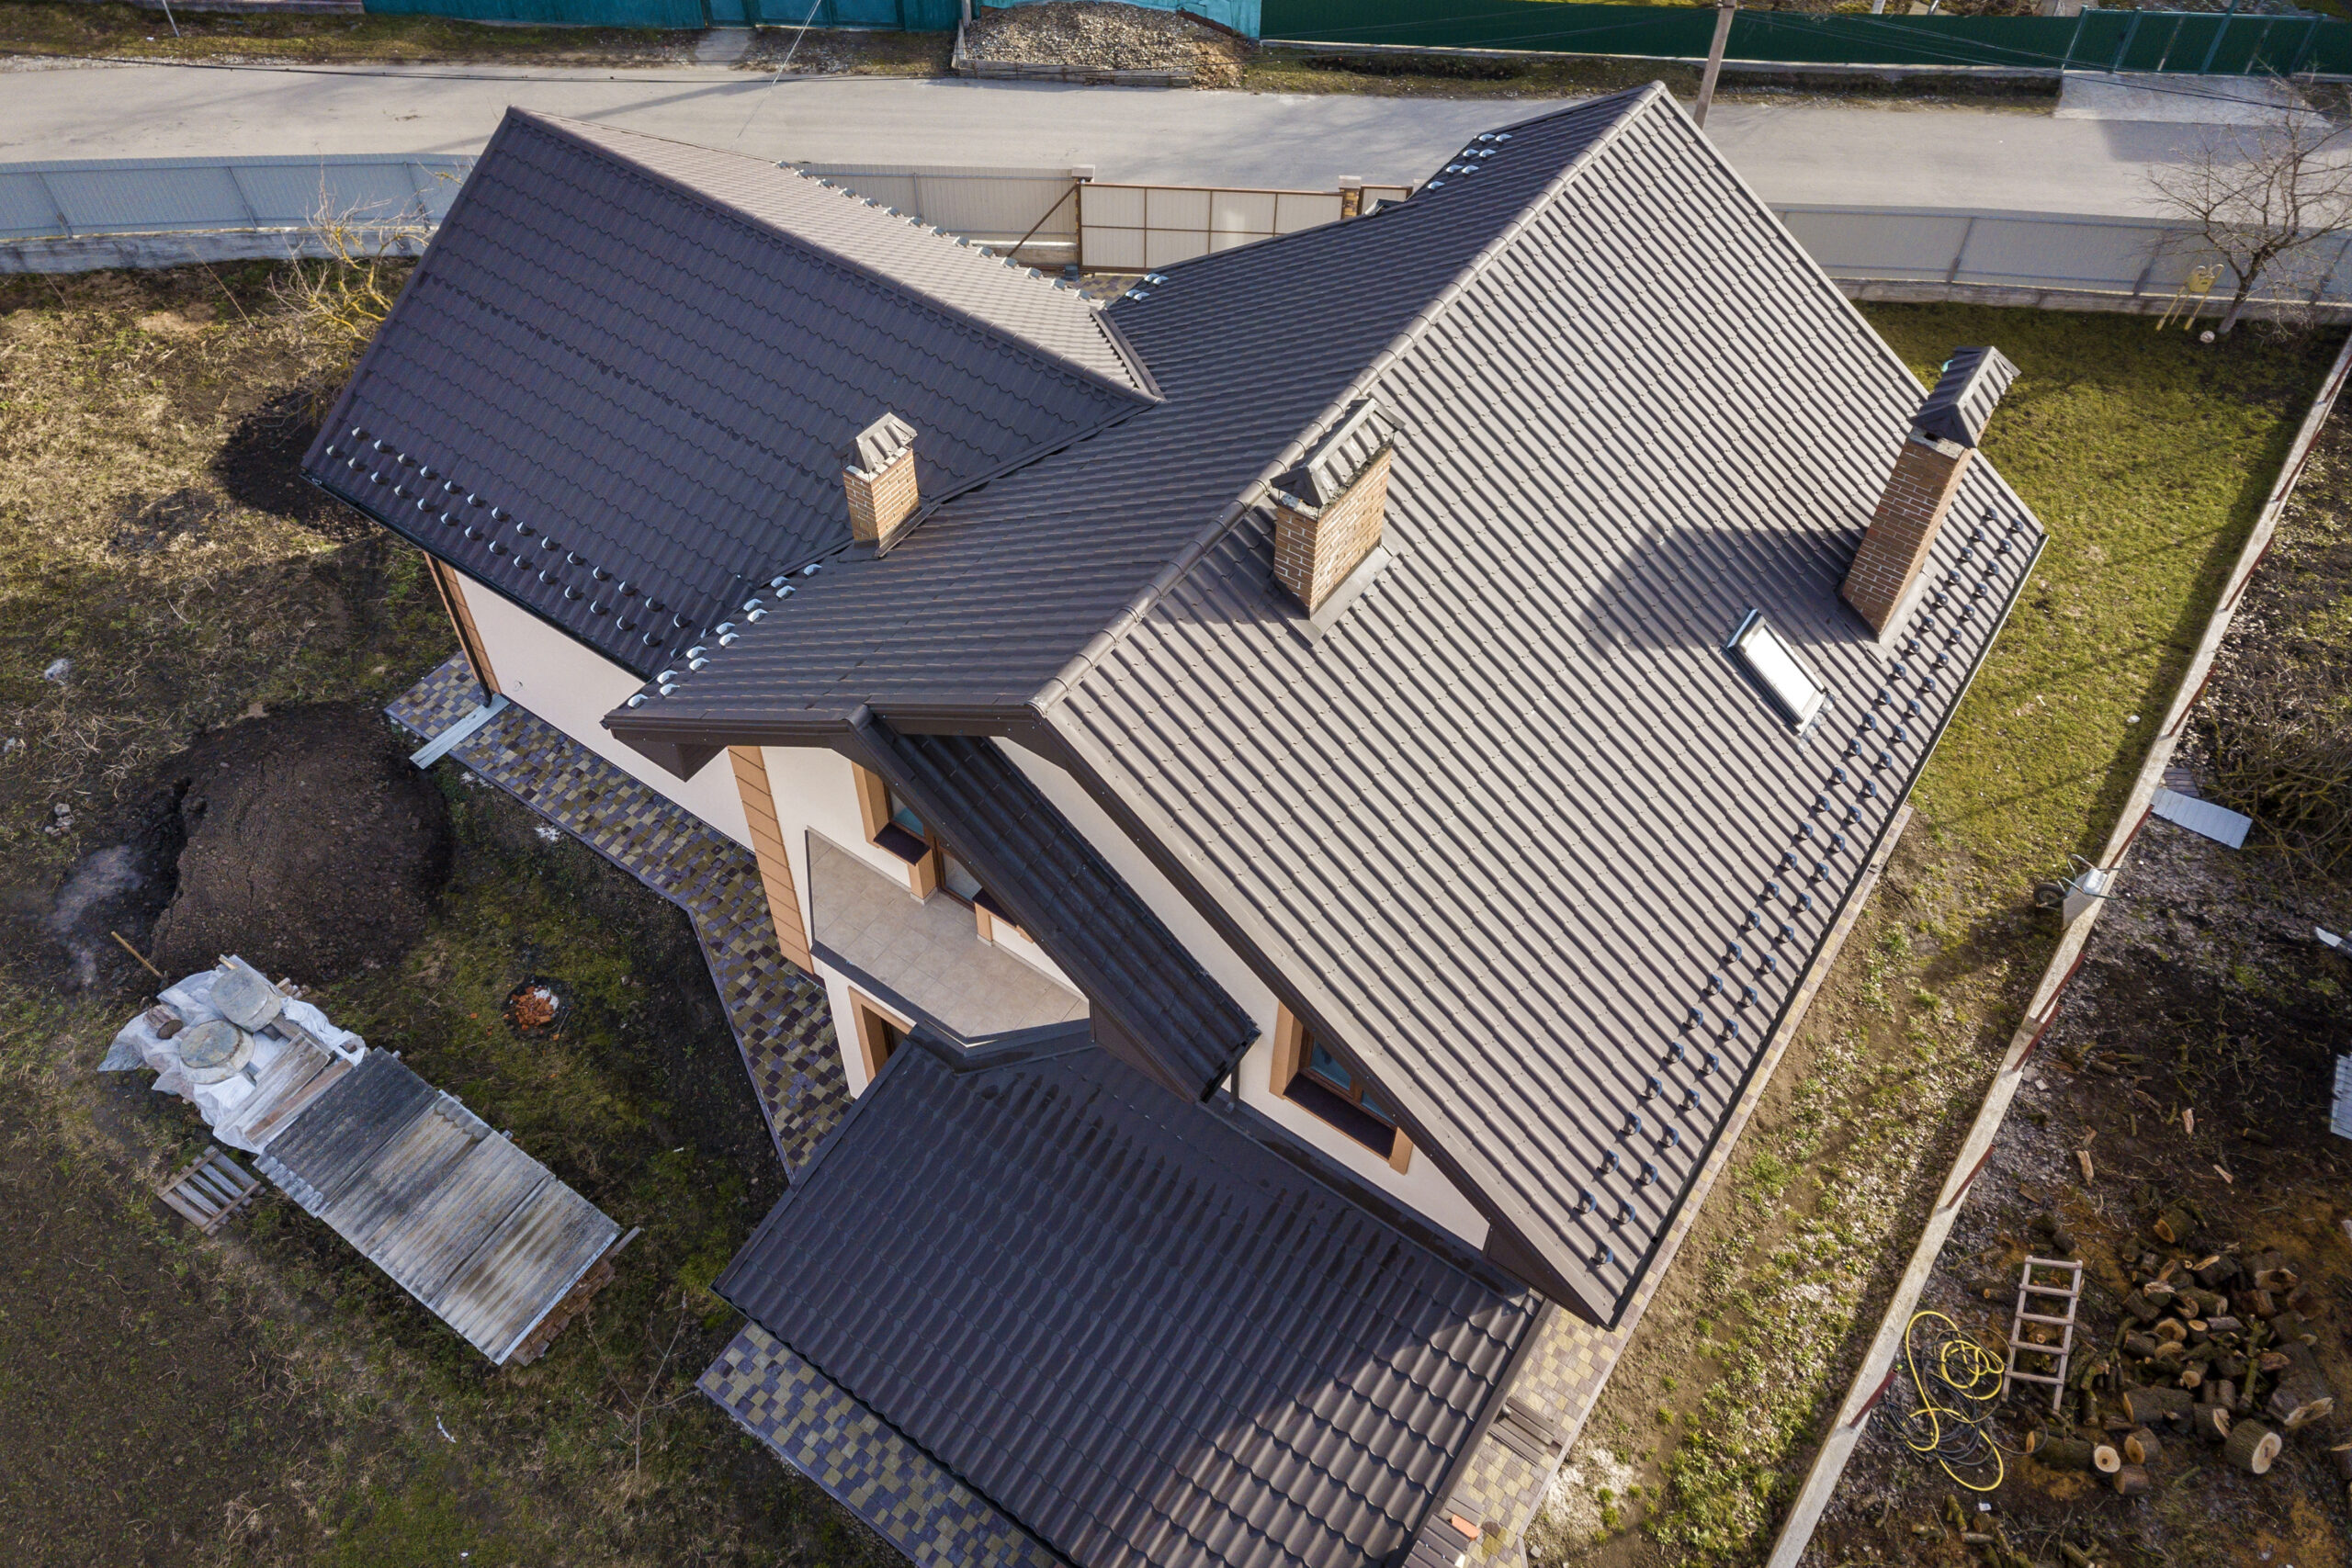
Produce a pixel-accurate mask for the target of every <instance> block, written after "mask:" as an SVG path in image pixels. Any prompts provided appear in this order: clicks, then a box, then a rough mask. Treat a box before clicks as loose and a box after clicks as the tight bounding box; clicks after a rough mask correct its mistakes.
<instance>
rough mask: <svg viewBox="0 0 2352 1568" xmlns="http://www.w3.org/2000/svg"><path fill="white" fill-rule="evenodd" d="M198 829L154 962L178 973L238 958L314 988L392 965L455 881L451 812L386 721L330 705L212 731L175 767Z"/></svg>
mask: <svg viewBox="0 0 2352 1568" xmlns="http://www.w3.org/2000/svg"><path fill="white" fill-rule="evenodd" d="M159 782H160V783H161V784H163V785H164V787H165V789H166V790H167V791H168V792H170V794H171V795H174V796H175V808H176V816H177V819H178V824H179V828H180V830H181V831H182V832H183V833H184V835H185V840H184V844H183V847H182V848H181V849H180V851H179V857H178V864H177V875H176V887H175V891H174V892H173V895H172V898H171V902H170V903H169V904H167V905H166V906H165V907H164V912H163V914H162V915H161V916H160V917H158V918H157V919H156V921H155V927H154V934H153V939H152V941H153V948H154V951H153V954H152V956H153V960H154V963H155V965H156V967H157V968H159V969H161V970H163V971H164V974H166V975H169V976H174V977H175V978H176V977H177V976H181V975H184V974H187V973H188V972H189V971H191V970H195V969H201V968H206V967H209V965H210V964H213V963H214V962H215V961H216V958H217V955H219V954H220V953H241V954H243V956H244V957H245V958H246V959H247V960H248V961H249V962H251V963H252V964H254V965H255V966H256V967H258V968H261V969H265V970H266V971H268V972H269V974H270V975H271V976H279V975H288V976H293V978H295V979H296V980H298V981H300V982H302V983H304V984H306V985H307V984H318V983H322V982H328V981H333V980H336V979H340V978H342V977H344V976H347V975H351V974H353V973H355V972H356V971H358V970H362V969H374V968H379V967H381V966H383V965H384V964H390V963H392V962H394V961H395V960H397V959H398V958H399V957H400V956H401V954H402V953H405V952H407V951H408V949H409V947H410V945H411V944H413V942H415V941H416V939H417V937H418V936H419V935H420V934H421V933H422V932H423V931H424V922H425V919H426V917H427V916H428V915H429V913H430V912H431V908H432V901H433V896H434V893H435V890H436V889H437V888H438V887H439V886H441V883H442V880H443V879H444V878H445V877H446V876H447V874H448V869H449V846H450V837H449V817H448V807H447V803H446V802H445V801H443V799H442V798H441V794H440V791H439V790H437V789H435V787H434V785H433V783H432V781H431V780H430V779H428V778H426V777H425V776H424V773H421V772H419V771H418V770H417V769H415V768H413V767H411V766H409V763H408V759H407V757H406V755H405V754H404V752H403V749H402V747H401V744H400V742H399V740H398V739H395V737H394V736H393V734H392V732H391V730H390V728H389V727H387V726H386V724H385V723H384V721H383V720H382V718H380V717H379V716H377V715H376V714H375V713H373V712H371V711H370V710H368V709H367V708H364V707H359V706H356V705H340V704H337V705H324V704H322V705H317V706H311V707H299V708H288V709H287V710H286V711H285V712H283V713H277V714H271V715H269V716H266V717H264V718H255V719H247V720H245V721H243V723H239V724H235V725H232V726H231V727H230V728H226V729H223V730H219V731H216V732H215V733H213V734H210V735H208V736H205V737H203V738H202V739H199V740H198V741H197V743H196V744H195V745H193V746H191V747H189V748H188V749H187V750H186V751H183V752H181V753H180V755H179V756H177V757H175V758H174V759H173V760H172V761H169V762H167V763H165V764H164V769H163V771H162V773H161V776H160V780H159Z"/></svg>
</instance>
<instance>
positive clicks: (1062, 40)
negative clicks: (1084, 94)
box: [964, 0, 1250, 87]
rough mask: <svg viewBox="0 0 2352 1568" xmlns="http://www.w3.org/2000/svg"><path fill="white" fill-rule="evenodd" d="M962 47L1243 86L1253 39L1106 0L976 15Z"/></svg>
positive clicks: (977, 55) (1050, 1) (1176, 14)
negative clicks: (1177, 73)
mask: <svg viewBox="0 0 2352 1568" xmlns="http://www.w3.org/2000/svg"><path fill="white" fill-rule="evenodd" d="M964 47H965V48H966V49H967V51H970V54H971V56H972V58H973V59H975V60H991V61H1003V62H1009V63H1013V64H1021V65H1079V66H1093V67H1098V68H1100V69H1103V70H1108V71H1190V72H1192V73H1193V83H1194V85H1198V86H1203V87H1225V86H1238V85H1239V84H1240V80H1241V64H1242V62H1243V61H1244V60H1245V59H1247V58H1248V54H1249V48H1250V46H1249V42H1248V40H1247V39H1240V38H1237V37H1235V36H1234V35H1233V34H1231V33H1228V32H1226V31H1224V30H1223V29H1221V28H1213V27H1211V26H1209V25H1208V24H1207V23H1205V22H1204V21H1202V20H1200V19H1199V18H1198V17H1189V16H1186V15H1185V14H1184V13H1183V12H1182V11H1161V10H1155V9H1152V8H1150V7H1148V6H1123V5H1117V4H1112V3H1109V0H1037V3H1035V4H1031V5H1023V6H1011V7H1009V8H1006V9H1003V10H998V9H996V8H994V7H989V8H985V9H981V10H977V11H975V12H974V13H973V16H972V20H971V21H970V22H969V23H967V25H966V27H965V28H964Z"/></svg>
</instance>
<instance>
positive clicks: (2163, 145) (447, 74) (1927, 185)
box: [0, 62, 2195, 213]
mask: <svg viewBox="0 0 2352 1568" xmlns="http://www.w3.org/2000/svg"><path fill="white" fill-rule="evenodd" d="M509 104H518V105H523V106H526V107H531V108H537V109H542V110H545V111H547V112H548V113H552V114H561V115H570V116H575V117H578V118H586V119H597V120H605V121H609V122H611V123H614V124H616V125H621V126H626V127H628V128H629V129H632V130H642V131H647V132H650V133H653V134H656V135H662V136H670V137H674V138H676V139H678V140H679V141H690V142H695V143H699V144H701V145H705V146H713V147H733V148H737V149H740V150H741V151H742V152H749V153H755V154H758V155H760V156H762V157H767V158H797V159H808V160H815V161H821V162H827V163H845V162H852V161H859V162H870V163H879V164H961V165H975V164H977V165H987V166H993V167H1025V168H1043V167H1059V166H1064V165H1067V164H1093V165H1095V169H1096V177H1098V178H1100V179H1105V180H1138V181H1147V180H1164V181H1172V182H1184V183H1195V184H1206V183H1223V184H1232V185H1250V186H1305V187H1321V188H1326V189H1328V188H1329V186H1330V185H1331V182H1332V181H1333V180H1334V179H1335V178H1337V177H1338V176H1339V175H1363V176H1364V177H1366V178H1367V179H1372V180H1376V181H1378V180H1398V181H1401V180H1410V179H1417V178H1419V177H1421V176H1423V175H1427V174H1428V173H1429V171H1430V166H1431V165H1432V164H1435V163H1438V162H1441V161H1442V159H1443V158H1444V156H1445V155H1446V154H1447V153H1448V152H1452V151H1453V149H1454V148H1456V147H1458V146H1459V145H1460V144H1461V142H1462V141H1463V139H1464V137H1465V136H1466V135H1467V134H1468V133H1470V132H1471V131H1474V130H1481V129H1485V128H1487V127H1490V126H1496V125H1501V124H1507V123H1509V122H1510V121H1511V120H1513V119H1517V118H1524V117H1526V116H1528V115H1531V114H1535V113H1539V112H1541V110H1542V109H1543V108H1544V107H1546V106H1545V105H1544V103H1543V102H1541V101H1538V100H1524V99H1522V100H1500V101H1498V100H1494V99H1486V100H1460V99H1420V98H1390V97H1360V96H1346V95H1331V96H1280V95H1271V94H1267V95H1260V94H1249V93H1197V92H1150V91H1142V90H1137V89H1134V88H1120V87H1074V86H1061V85H1050V84H1035V83H985V84H983V83H967V82H956V81H938V80H893V79H889V78H876V77H839V76H836V77H786V78H784V79H783V80H781V81H778V82H776V83H775V85H773V86H771V85H768V81H767V79H766V78H764V77H760V76H753V75H748V74H746V73H742V72H737V71H729V70H721V69H711V68H699V67H692V66H680V67H674V68H666V69H662V70H660V71H647V72H639V73H617V74H616V73H603V72H594V71H531V72H523V71H512V70H507V71H501V70H499V69H497V68H478V69H477V70H476V71H475V72H474V73H471V74H468V73H464V72H463V68H449V67H440V68H418V69H395V68H370V69H364V70H335V69H310V70H303V71H287V70H274V69H243V70H217V69H215V70H205V69H192V68H187V67H173V66H148V65H103V64H95V63H78V62H77V63H75V64H72V65H62V66H43V67H39V68H23V67H19V68H16V69H7V70H0V161H6V162H14V161H18V160H34V159H55V158H124V157H169V156H195V155H206V154H249V153H304V152H471V151H473V150H474V149H476V148H478V147H480V146H481V143H482V141H484V139H485V138H487V137H488V136H489V134H490V132H491V130H492V127H494V126H495V125H496V124H497V121H498V118H499V116H500V115H501V114H502V113H503V111H504V109H505V108H506V107H507V106H508V105H509ZM1709 129H1710V130H1712V131H1713V134H1714V136H1715V139H1716V141H1717V143H1718V144H1719V145H1720V146H1721V147H1722V148H1723V149H1724V152H1725V154H1726V155H1727V156H1729V157H1730V159H1731V160H1732V162H1733V164H1735V165H1736V167H1737V168H1738V169H1739V171H1740V172H1741V173H1742V174H1743V175H1746V176H1747V178H1748V179H1749V180H1750V181H1751V182H1753V183H1754V184H1755V185H1756V186H1757V187H1758V189H1760V190H1761V191H1762V192H1763V194H1764V195H1765V197H1768V198H1769V199H1771V200H1774V201H1783V202H1824V203H1853V204H1858V205H1870V206H1917V207H1976V208H1995V209H2030V210H2038V211H2052V212H2086V213H2118V212H2133V211H2144V210H2147V209H2148V208H2147V203H2146V197H2145V195H2144V193H2143V184H2142V171H2143V170H2144V169H2145V168H2147V167H2148V166H2149V165H2151V164H2155V163H2158V162H2161V161H2163V160H2165V158H2167V157H2169V156H2174V155H2177V152H2178V151H2179V150H2180V149H2181V148H2183V147H2185V146H2186V145H2187V144H2188V141H2189V140H2190V139H2191V138H2192V137H2193V135H2194V134H2195V130H2194V128H2192V127H2188V126H2182V125H2165V124H2152V123H2143V122H2135V121H2115V120H2093V119H2057V118H2051V117H2049V116H2047V115H2037V114H2028V113H2019V112H2014V111H2011V112H1985V111H1980V110H1972V109H1957V108H1955V109H1946V108H1899V107H1870V106H1856V107H1846V106H1841V105H1821V104H1793V103H1792V104H1791V105H1788V106H1786V107H1780V106H1772V105H1755V104H1727V105H1723V106H1719V107H1717V108H1716V110H1715V111H1714V115H1713V118H1712V120H1711V122H1710V127H1709Z"/></svg>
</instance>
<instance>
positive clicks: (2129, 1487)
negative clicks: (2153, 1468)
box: [2108, 1464, 2155, 1497]
mask: <svg viewBox="0 0 2352 1568" xmlns="http://www.w3.org/2000/svg"><path fill="white" fill-rule="evenodd" d="M2108 1480H2109V1483H2110V1484H2111V1485H2113V1486H2114V1488H2115V1491H2116V1495H2118V1496H2120V1497H2138V1496H2142V1495H2145V1494H2146V1493H2147V1491H2148V1490H2149V1489H2150V1488H2151V1487H2153V1486H2154V1485H2155V1483H2154V1482H2153V1481H2151V1480H2149V1479H2148V1471H2147V1467H2146V1466H2145V1465H2138V1464H2127V1465H2125V1466H2124V1467H2123V1468H2122V1469H2121V1470H2119V1471H2117V1472H2115V1473H2114V1474H2113V1475H2111V1476H2109V1478H2108Z"/></svg>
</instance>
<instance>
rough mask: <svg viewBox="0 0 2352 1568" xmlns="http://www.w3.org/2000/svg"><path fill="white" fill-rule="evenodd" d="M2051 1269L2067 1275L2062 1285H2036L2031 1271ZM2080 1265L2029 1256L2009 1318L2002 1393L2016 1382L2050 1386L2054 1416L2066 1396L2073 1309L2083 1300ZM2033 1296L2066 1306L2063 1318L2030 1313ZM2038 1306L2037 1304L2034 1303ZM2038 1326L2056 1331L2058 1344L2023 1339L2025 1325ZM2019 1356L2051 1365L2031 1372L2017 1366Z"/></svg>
mask: <svg viewBox="0 0 2352 1568" xmlns="http://www.w3.org/2000/svg"><path fill="white" fill-rule="evenodd" d="M2035 1269H2057V1270H2059V1271H2062V1272H2063V1273H2064V1274H2065V1276H2066V1282H2065V1283H2064V1285H2038V1284H2036V1283H2034V1279H2033V1271H2034V1270H2035ZM2082 1294H2083V1266H2082V1264H2081V1263H2080V1262H2078V1261H2077V1260H2075V1259H2074V1258H2035V1257H2032V1256H2030V1255H2029V1256H2028V1257H2027V1258H2026V1260H2025V1269H2023V1271H2022V1272H2020V1273H2019V1274H2018V1309H2017V1312H2016V1313H2015V1314H2013V1315H2012V1316H2011V1317H2010V1319H2009V1361H2008V1365H2007V1367H2006V1368H2005V1369H2004V1370H2003V1372H2002V1379H2003V1381H2002V1383H2001V1392H2002V1393H2007V1392H2009V1388H2010V1385H2011V1384H2013V1383H2018V1382H2041V1383H2048V1384H2049V1385H2050V1410H2051V1414H2052V1415H2056V1414H2057V1412H2058V1406H2059V1404H2060V1402H2061V1401H2063V1400H2064V1398H2065V1397H2066V1358H2067V1357H2069V1356H2071V1355H2073V1354H2074V1350H2075V1303H2077V1302H2079V1301H2080V1300H2081V1299H2082ZM2036 1296H2049V1297H2053V1298H2055V1299H2057V1300H2060V1301H2063V1302H2064V1303H2066V1311H2065V1314H2064V1315H2063V1316H2057V1317H2053V1316H2052V1315H2051V1314H2048V1313H2044V1312H2029V1311H2027V1310H2026V1307H2027V1303H2028V1302H2029V1301H2030V1299H2031V1298H2033V1297H2036ZM2037 1304H2039V1303H2037ZM2029 1323H2039V1324H2042V1325H2047V1326H2049V1327H2052V1328H2055V1329H2057V1330H2058V1343H2057V1344H2055V1345H2037V1344H2035V1343H2034V1342H2033V1341H2032V1340H2030V1339H2028V1338H2027V1337H2025V1325H2027V1324H2029ZM2019 1356H2040V1357H2042V1358H2044V1359H2047V1360H2049V1361H2050V1362H2052V1366H2051V1369H2050V1371H2043V1372H2030V1371H2025V1370H2024V1369H2023V1368H2021V1367H2019V1366H2018V1357H2019Z"/></svg>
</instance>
